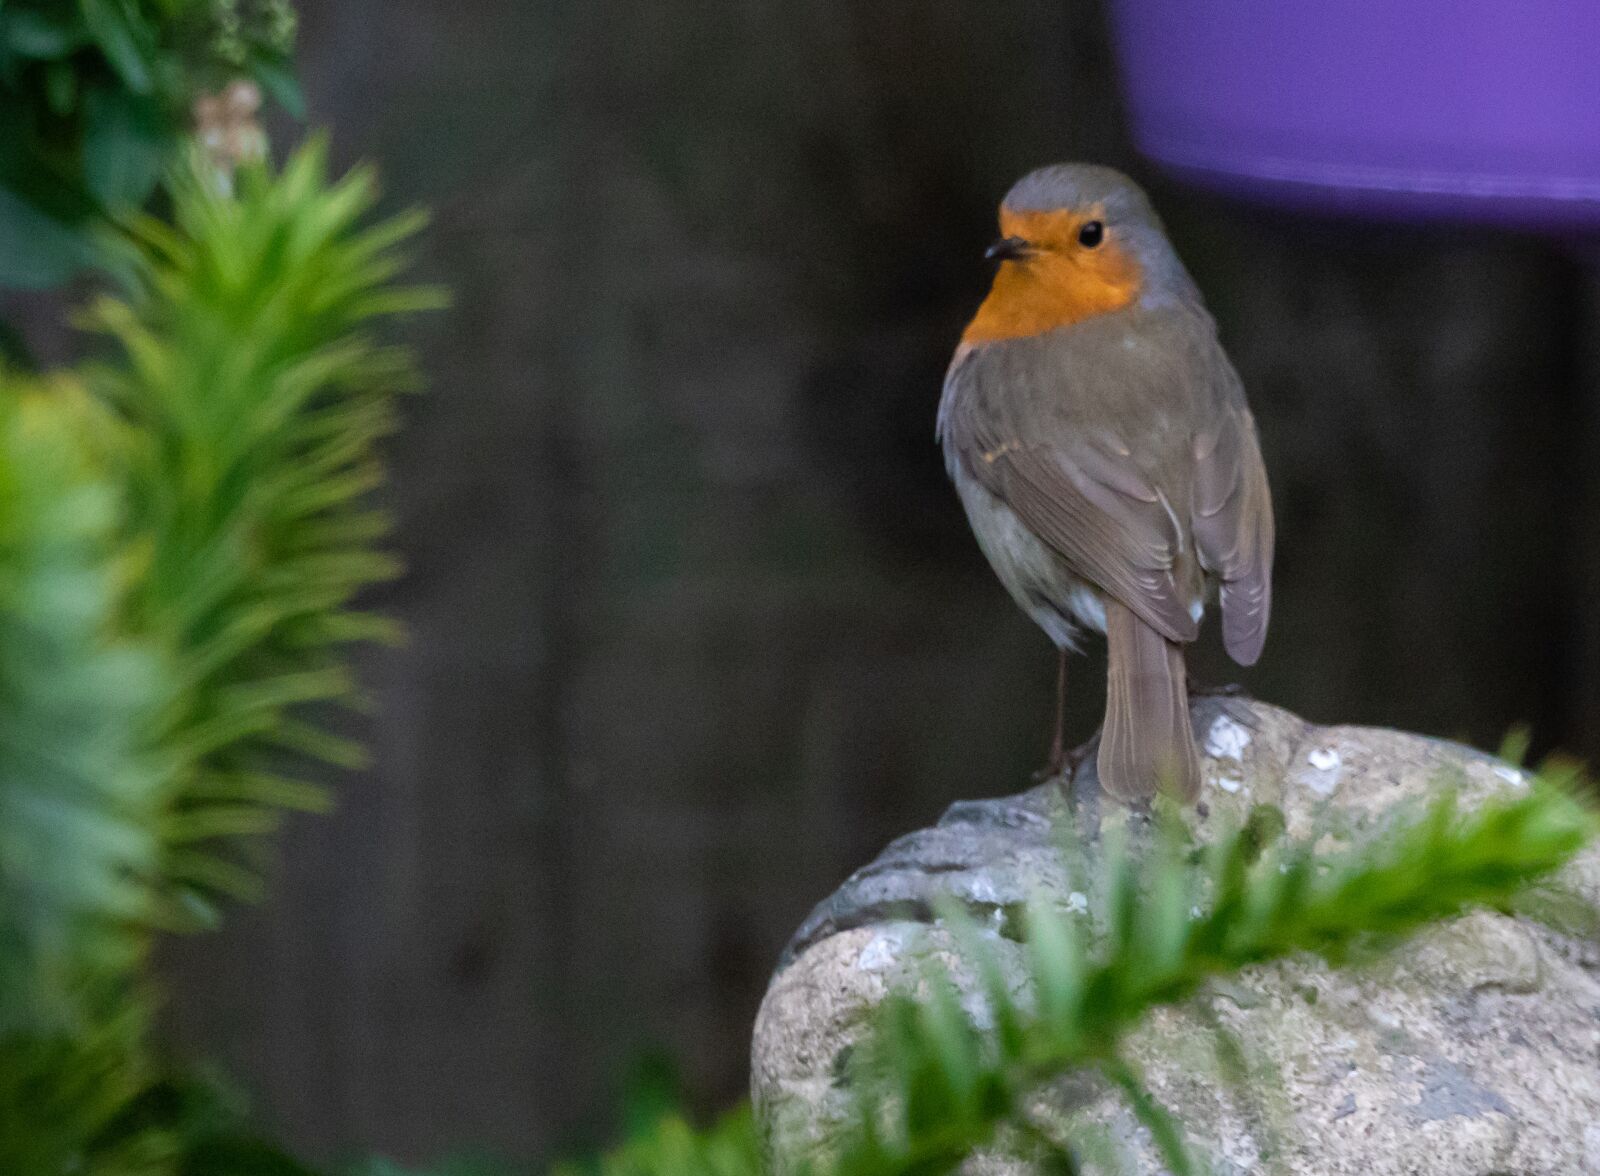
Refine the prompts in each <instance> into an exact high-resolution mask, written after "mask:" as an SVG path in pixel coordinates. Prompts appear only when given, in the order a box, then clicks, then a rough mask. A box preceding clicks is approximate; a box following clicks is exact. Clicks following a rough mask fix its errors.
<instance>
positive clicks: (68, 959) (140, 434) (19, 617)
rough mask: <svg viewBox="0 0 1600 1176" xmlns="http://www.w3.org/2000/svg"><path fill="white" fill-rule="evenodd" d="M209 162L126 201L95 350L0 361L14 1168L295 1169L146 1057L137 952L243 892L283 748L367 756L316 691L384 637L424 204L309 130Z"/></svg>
mask: <svg viewBox="0 0 1600 1176" xmlns="http://www.w3.org/2000/svg"><path fill="white" fill-rule="evenodd" d="M210 179H211V176H210V174H208V173H207V172H206V170H205V166H204V165H202V164H201V163H199V162H198V161H196V163H195V165H194V166H193V167H191V168H188V169H184V170H180V171H179V172H178V173H177V176H176V178H175V179H174V181H173V182H172V184H171V185H170V191H171V193H172V201H173V204H172V220H171V222H170V223H165V222H158V221H156V220H154V219H150V218H136V219H134V220H132V221H130V222H129V224H128V227H127V230H126V233H127V235H126V236H125V237H124V238H123V239H122V244H121V246H120V250H121V257H120V264H119V266H118V269H119V271H120V272H122V273H124V274H125V275H127V283H128V284H127V287H126V289H125V290H123V291H122V292H121V293H118V294H106V295H103V296H101V297H100V298H99V299H97V300H96V301H95V302H94V304H93V305H92V306H91V307H90V309H89V311H88V312H87V313H86V314H85V316H84V319H85V322H86V323H87V324H88V325H90V326H91V327H93V328H94V329H96V330H98V331H100V332H102V333H103V334H104V335H105V336H106V338H107V340H108V342H109V343H110V344H111V347H110V348H109V351H108V354H107V356H106V358H104V359H102V360H101V361H99V362H97V363H94V364H90V365H85V366H84V367H83V368H81V369H80V370H77V371H72V372H63V373H57V374H55V375H53V376H49V377H35V376H23V375H19V374H16V373H6V372H3V371H0V1172H4V1173H7V1174H9V1173H13V1172H15V1173H27V1174H28V1176H56V1174H57V1173H61V1174H65V1173H73V1174H75V1176H76V1174H82V1176H124V1174H126V1176H134V1174H139V1176H143V1174H145V1173H149V1174H151V1176H156V1174H161V1173H168V1174H171V1173H177V1172H178V1171H179V1168H178V1167H177V1165H179V1164H180V1162H181V1163H183V1164H184V1165H186V1166H185V1167H184V1168H183V1169H182V1171H183V1172H184V1173H185V1174H190V1173H198V1172H200V1171H203V1168H197V1167H195V1166H194V1165H196V1164H198V1163H200V1162H201V1158H203V1157H204V1156H207V1155H209V1156H211V1157H212V1158H213V1160H216V1157H218V1156H227V1157H232V1158H231V1159H228V1160H227V1161H226V1162H225V1163H224V1162H222V1161H221V1160H216V1162H217V1163H218V1165H219V1166H218V1168H217V1171H218V1172H223V1171H229V1172H237V1173H240V1174H241V1176H242V1174H243V1173H245V1172H248V1171H252V1170H256V1171H261V1172H268V1171H271V1172H274V1173H284V1172H287V1171H289V1170H290V1169H288V1168H287V1167H285V1165H288V1164H289V1163H290V1161H288V1160H287V1159H284V1158H282V1157H278V1158H277V1159H273V1160H272V1163H273V1164H275V1165H276V1166H274V1167H270V1168H267V1167H262V1165H264V1164H266V1163H267V1162H268V1159H269V1158H271V1157H272V1156H273V1155H274V1153H272V1152H271V1150H270V1148H266V1147H265V1146H264V1145H257V1144H253V1143H250V1142H249V1141H248V1140H247V1139H245V1138H243V1137H240V1136H238V1135H237V1134H236V1131H237V1123H236V1122H235V1123H233V1126H232V1127H225V1125H226V1124H227V1123H229V1122H231V1120H230V1118H229V1116H228V1115H226V1114H223V1113H221V1111H220V1110H219V1109H218V1108H225V1101H222V1100H218V1099H215V1098H201V1097H199V1096H198V1095H197V1093H196V1092H197V1090H200V1089H201V1087H200V1086H199V1085H197V1084H196V1083H195V1082H194V1081H192V1080H187V1079H186V1080H184V1082H183V1083H181V1084H179V1083H177V1082H175V1080H174V1079H173V1077H172V1076H171V1075H169V1074H165V1073H164V1072H163V1069H162V1067H161V1066H160V1065H159V1064H158V1063H157V1061H156V1060H155V1059H154V1056H153V1054H152V1052H151V1049H150V1044H149V1040H148V1033H147V1029H148V1021H149V1017H150V1009H151V1007H152V1004H153V1001H152V999H151V993H150V992H149V990H148V988H147V986H146V981H145V977H144V965H145V958H146V955H147V953H148V950H149V944H150V937H151V934H152V932H153V931H154V930H156V929H158V928H172V927H184V928H190V927H196V926H204V925H209V924H210V923H212V922H214V920H215V915H216V907H215V904H214V902H213V899H214V897H215V896H216V895H217V894H218V893H219V892H226V893H241V892H246V891H248V890H250V889H251V887H252V885H253V875H252V874H251V873H250V872H249V870H247V869H246V868H244V866H243V865H242V864H241V862H240V861H239V860H238V855H237V854H236V853H233V852H230V851H229V850H228V849H227V848H226V847H227V846H228V845H230V844H231V843H233V842H234V841H235V840H237V839H238V838H240V837H243V836H248V835H253V834H259V833H262V832H266V831H268V830H270V829H271V828H272V827H273V825H274V824H275V823H276V821H277V819H278V815H279V813H281V811H282V810H283V809H284V808H286V807H310V806H314V805H316V804H318V803H320V794H319V793H318V792H317V791H316V790H315V789H313V788H312V787H311V786H310V785H308V784H306V783H304V782H302V781H300V780H298V779H296V778H294V777H293V776H292V775H291V774H289V773H290V770H291V768H292V765H293V764H295V763H296V762H301V761H303V760H305V759H306V758H308V757H309V758H311V759H321V760H325V761H332V762H336V763H349V762H354V761H355V760H356V759H357V757H358V755H359V748H357V747H356V746H355V745H354V744H352V743H350V742H348V741H346V740H342V739H337V738H335V737H333V736H332V735H331V734H329V733H327V732H326V730H325V729H324V727H323V726H322V725H320V724H319V723H318V722H317V721H315V720H313V719H312V718H311V717H310V715H309V713H308V709H307V708H308V707H312V706H315V707H317V708H319V713H320V710H321V709H323V708H326V707H327V706H328V705H329V704H340V703H346V704H347V703H351V702H354V701H355V700H356V698H355V686H354V683H353V681H352V679H351V676H350V673H349V670H348V667H347V666H346V664H345V662H344V656H343V650H344V649H345V647H347V646H348V645H349V643H351V642H354V641H361V640H369V639H373V638H386V637H390V636H392V635H393V629H392V626H390V625H389V624H388V623H387V622H385V621H383V620H381V619H379V618H376V617H372V616H369V615H367V614H365V613H362V612H359V611H355V610H353V609H352V608H351V607H350V604H351V600H352V598H353V597H354V596H355V595H356V594H357V593H358V592H359V591H360V590H361V589H362V588H363V587H365V586H367V585H369V584H372V583H374V582H375V581H378V580H381V579H384V578H386V577H388V576H390V575H392V574H393V573H394V571H395V565H394V562H393V560H392V559H391V558H390V557H389V556H387V555H386V554H384V553H383V552H382V550H381V547H380V545H381V544H382V542H383V540H384V538H385V537H386V534H387V530H388V521H387V519H386V518H385V517H384V516H383V515H382V514H381V513H378V512H376V511H374V510H372V509H370V508H369V507H368V506H367V505H366V499H367V495H368V492H369V491H370V490H371V489H372V488H373V487H374V486H375V485H377V483H378V482H379V481H380V480H381V469H380V467H379V464H378V459H377V453H376V446H377V444H378V442H379V441H380V440H381V438H382V437H383V436H384V435H385V434H386V433H387V432H388V431H389V430H390V429H391V428H392V427H393V423H394V419H395V407H394V402H395V398H396V396H397V394H398V393H400V392H401V391H403V390H404V389H405V388H407V387H409V386H410V385H411V384H412V382H413V381H412V376H411V372H410V368H409V365H408V363H407V360H406V356H405V354H404V352H402V351H400V350H398V349H395V348H393V347H389V346H385V345H384V344H382V343H380V342H379V341H377V340H376V339H375V338H374V337H373V335H372V329H373V327H374V325H375V323H376V321H377V320H379V319H382V318H384V317H388V316H392V315H394V314H397V313H401V312H405V311H409V310H415V309H418V308H420V307H423V306H426V305H432V304H434V303H435V302H436V301H437V299H436V297H435V296H434V295H433V294H432V293H429V292H426V291H418V290H414V289H408V288H405V287H403V286H400V285H398V284H397V283H396V281H395V278H396V274H397V273H398V271H399V269H400V268H401V267H402V265H403V260H404V259H403V256H402V254H401V252H400V246H401V245H402V243H403V242H404V240H405V239H406V238H407V237H408V236H409V235H410V234H411V233H412V232H414V231H415V229H416V228H417V226H418V224H419V220H418V218H416V217H414V216H406V217H401V218H398V219H393V220H388V221H384V222H381V223H377V224H372V223H370V221H369V216H368V214H369V213H370V210H371V207H372V204H373V202H374V200H375V199H376V192H375V187H374V184H373V179H372V176H371V174H370V173H369V172H367V171H359V170H358V171H356V172H353V173H351V174H350V175H348V176H345V177H343V178H340V179H335V178H332V177H330V176H329V174H328V171H327V165H326V150H325V147H324V145H323V144H322V143H321V142H320V141H313V142H311V143H310V144H308V145H307V146H305V147H302V148H301V149H300V150H298V151H296V152H295V153H294V154H293V155H292V156H291V157H290V159H289V160H288V162H287V163H286V164H285V166H284V167H283V168H282V169H281V170H279V171H274V170H272V169H270V168H267V167H265V166H260V167H251V168H246V169H244V170H243V171H241V172H240V174H239V175H238V176H237V182H236V184H235V185H233V189H234V192H233V193H232V194H224V193H222V192H221V191H219V190H218V188H217V187H216V185H214V184H213V183H211V182H210ZM201 1106H205V1107H208V1108H210V1109H209V1110H207V1112H206V1113H205V1114H197V1113H196V1108H197V1107H201ZM244 1157H252V1158H251V1159H250V1161H249V1163H246V1162H245V1159H244ZM205 1162H206V1163H211V1162H212V1161H211V1160H207V1161H205Z"/></svg>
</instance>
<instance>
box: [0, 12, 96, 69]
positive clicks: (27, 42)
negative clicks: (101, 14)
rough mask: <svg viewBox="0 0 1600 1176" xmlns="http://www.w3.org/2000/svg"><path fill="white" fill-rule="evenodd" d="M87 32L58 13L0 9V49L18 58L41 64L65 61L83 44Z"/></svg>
mask: <svg viewBox="0 0 1600 1176" xmlns="http://www.w3.org/2000/svg"><path fill="white" fill-rule="evenodd" d="M84 40H85V37H84V31H83V29H82V28H81V27H79V26H78V25H76V24H74V23H70V22H67V21H63V20H61V19H60V14H59V13H54V12H48V11H45V12H41V11H39V10H38V9H36V8H17V7H15V6H11V7H6V8H0V45H4V46H5V47H6V48H8V49H10V50H11V51H12V52H13V53H15V54H17V55H18V56H19V57H32V58H35V59H38V60H41V61H48V60H53V59H55V58H59V57H65V56H66V55H67V54H69V53H71V52H72V51H73V50H74V49H76V48H77V47H78V46H79V45H82V44H83V43H84Z"/></svg>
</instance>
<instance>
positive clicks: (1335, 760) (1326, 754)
mask: <svg viewBox="0 0 1600 1176" xmlns="http://www.w3.org/2000/svg"><path fill="white" fill-rule="evenodd" d="M1306 762H1307V763H1309V764H1310V765H1311V766H1312V767H1313V768H1315V769H1317V771H1319V772H1331V771H1333V770H1334V769H1335V768H1337V767H1338V766H1339V753H1338V752H1337V751H1335V750H1333V748H1331V747H1319V748H1317V749H1316V750H1314V751H1313V752H1312V753H1311V754H1310V755H1308V756H1306Z"/></svg>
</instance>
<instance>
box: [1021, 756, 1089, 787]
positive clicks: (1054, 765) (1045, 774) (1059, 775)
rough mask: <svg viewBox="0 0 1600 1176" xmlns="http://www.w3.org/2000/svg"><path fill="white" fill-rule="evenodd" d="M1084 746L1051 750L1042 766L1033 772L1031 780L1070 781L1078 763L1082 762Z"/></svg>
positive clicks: (1036, 781)
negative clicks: (1048, 757)
mask: <svg viewBox="0 0 1600 1176" xmlns="http://www.w3.org/2000/svg"><path fill="white" fill-rule="evenodd" d="M1083 756H1084V748H1082V747H1075V748H1073V749H1072V750H1070V751H1068V750H1065V749H1062V748H1056V749H1054V750H1052V751H1051V753H1050V759H1049V760H1048V761H1047V762H1046V763H1045V765H1044V767H1042V768H1039V769H1038V770H1036V771H1035V772H1034V773H1033V782H1034V783H1035V784H1043V783H1044V782H1045V781H1047V780H1058V779H1059V780H1066V781H1071V780H1072V779H1073V777H1075V776H1076V775H1077V774H1078V765H1079V764H1080V763H1082V762H1083Z"/></svg>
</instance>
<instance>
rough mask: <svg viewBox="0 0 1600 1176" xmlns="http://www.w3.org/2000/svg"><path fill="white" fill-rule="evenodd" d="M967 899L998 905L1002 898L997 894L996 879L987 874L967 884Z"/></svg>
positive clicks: (976, 877)
mask: <svg viewBox="0 0 1600 1176" xmlns="http://www.w3.org/2000/svg"><path fill="white" fill-rule="evenodd" d="M966 896H967V898H968V899H969V900H971V901H972V902H978V903H998V902H999V901H1000V896H999V895H998V894H997V893H996V892H995V888H994V879H993V878H991V877H989V876H988V875H987V874H978V875H976V876H974V877H973V878H972V880H971V881H970V882H969V883H968V884H967V895H966Z"/></svg>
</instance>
